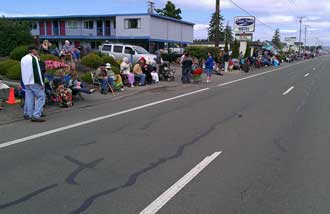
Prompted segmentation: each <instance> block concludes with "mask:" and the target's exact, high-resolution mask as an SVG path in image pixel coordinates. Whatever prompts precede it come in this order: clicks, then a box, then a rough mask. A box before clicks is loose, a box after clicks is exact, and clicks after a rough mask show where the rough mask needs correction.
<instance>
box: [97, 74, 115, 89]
mask: <svg viewBox="0 0 330 214" xmlns="http://www.w3.org/2000/svg"><path fill="white" fill-rule="evenodd" d="M100 81H101V87H102V90H103V91H107V90H108V89H109V85H108V84H110V86H111V87H112V88H113V89H114V86H115V81H114V80H113V79H112V78H111V77H108V79H100Z"/></svg>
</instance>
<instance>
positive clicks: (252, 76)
mask: <svg viewBox="0 0 330 214" xmlns="http://www.w3.org/2000/svg"><path fill="white" fill-rule="evenodd" d="M305 62H307V61H302V62H298V63H296V64H293V65H287V66H284V67H281V68H276V69H273V70H270V71H265V72H262V73H259V74H254V75H251V76H248V77H244V78H241V79H237V80H233V81H229V82H225V83H222V84H219V85H217V86H218V87H221V86H225V85H230V84H233V83H235V82H240V81H243V80H246V79H251V78H254V77H258V76H261V75H264V74H268V73H272V72H274V71H278V70H283V69H285V68H288V67H292V66H295V65H299V64H301V63H305Z"/></svg>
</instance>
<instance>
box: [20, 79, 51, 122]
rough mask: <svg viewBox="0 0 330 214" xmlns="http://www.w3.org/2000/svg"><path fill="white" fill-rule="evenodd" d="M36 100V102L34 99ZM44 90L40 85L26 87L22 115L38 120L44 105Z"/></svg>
mask: <svg viewBox="0 0 330 214" xmlns="http://www.w3.org/2000/svg"><path fill="white" fill-rule="evenodd" d="M35 98H36V101H34V99H35ZM45 100H46V95H45V89H43V88H42V86H41V85H38V84H34V85H26V91H25V104H24V115H25V116H28V117H34V118H40V116H41V114H42V112H43V108H44V105H45Z"/></svg>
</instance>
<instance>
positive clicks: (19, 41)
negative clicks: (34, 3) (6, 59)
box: [0, 17, 33, 56]
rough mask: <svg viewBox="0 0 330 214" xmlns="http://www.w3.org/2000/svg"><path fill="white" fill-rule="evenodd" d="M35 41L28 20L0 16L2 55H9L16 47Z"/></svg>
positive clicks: (0, 54) (0, 46) (0, 51)
mask: <svg viewBox="0 0 330 214" xmlns="http://www.w3.org/2000/svg"><path fill="white" fill-rule="evenodd" d="M32 42H33V38H32V35H31V32H30V24H29V23H28V22H16V21H12V20H8V19H6V18H4V17H3V18H0V56H8V55H9V53H10V52H11V51H12V50H13V49H14V48H16V47H18V46H21V45H28V44H31V43H32Z"/></svg>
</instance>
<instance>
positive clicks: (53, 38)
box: [39, 36, 192, 44]
mask: <svg viewBox="0 0 330 214" xmlns="http://www.w3.org/2000/svg"><path fill="white" fill-rule="evenodd" d="M39 38H40V39H48V40H66V39H69V40H70V39H73V40H75V39H77V40H90V41H95V40H148V41H150V42H166V43H178V44H192V42H187V41H176V40H165V39H156V38H151V37H149V36H93V37H90V36H39Z"/></svg>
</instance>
